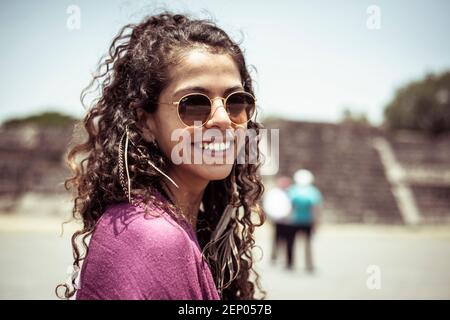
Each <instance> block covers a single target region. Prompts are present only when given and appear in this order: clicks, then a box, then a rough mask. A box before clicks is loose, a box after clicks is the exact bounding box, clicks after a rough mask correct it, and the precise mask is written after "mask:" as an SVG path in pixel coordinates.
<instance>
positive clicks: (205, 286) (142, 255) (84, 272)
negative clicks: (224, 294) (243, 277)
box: [76, 203, 219, 300]
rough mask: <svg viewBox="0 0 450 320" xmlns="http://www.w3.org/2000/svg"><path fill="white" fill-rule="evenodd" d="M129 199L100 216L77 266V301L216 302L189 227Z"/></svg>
mask: <svg viewBox="0 0 450 320" xmlns="http://www.w3.org/2000/svg"><path fill="white" fill-rule="evenodd" d="M153 210H155V212H156V211H157V213H159V214H161V215H160V216H158V217H154V216H151V215H148V216H147V217H144V209H142V208H140V207H135V206H133V205H130V204H128V203H125V204H117V205H112V206H110V207H108V208H107V210H106V211H105V213H104V214H103V215H102V216H101V217H100V219H99V221H98V223H97V227H96V229H95V231H94V233H93V235H92V238H91V241H90V244H89V252H88V255H87V257H86V259H85V261H84V263H83V265H82V269H81V275H80V282H79V288H78V290H77V294H76V299H127V300H129V299H139V300H141V299H142V300H143V299H159V300H167V299H179V300H187V299H189V300H200V299H208V300H218V299H219V295H218V292H217V288H216V286H215V284H214V281H213V278H212V275H211V271H210V269H209V266H208V264H207V263H206V262H205V261H204V260H203V259H202V255H201V250H200V246H199V244H198V241H197V237H196V235H195V232H194V230H193V229H192V228H191V227H190V226H189V225H188V224H187V223H181V224H178V223H177V222H176V221H175V220H174V219H173V218H171V217H170V215H169V214H168V213H166V212H164V211H162V210H160V209H156V208H154V209H153Z"/></svg>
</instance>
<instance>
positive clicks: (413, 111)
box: [384, 71, 450, 134]
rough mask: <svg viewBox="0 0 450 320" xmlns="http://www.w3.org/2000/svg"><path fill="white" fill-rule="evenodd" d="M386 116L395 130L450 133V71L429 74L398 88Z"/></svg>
mask: <svg viewBox="0 0 450 320" xmlns="http://www.w3.org/2000/svg"><path fill="white" fill-rule="evenodd" d="M384 115H385V121H386V124H387V126H388V127H389V128H392V129H410V130H418V131H423V132H427V133H432V134H440V133H443V132H450V71H448V72H445V73H443V74H440V75H435V74H429V75H427V76H426V77H425V78H424V79H422V80H420V81H416V82H412V83H409V84H407V85H406V86H404V87H402V88H400V89H398V90H397V92H396V94H395V96H394V99H393V100H392V101H391V102H390V103H389V104H388V105H387V106H386V108H385V110H384Z"/></svg>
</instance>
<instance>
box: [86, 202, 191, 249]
mask: <svg viewBox="0 0 450 320" xmlns="http://www.w3.org/2000/svg"><path fill="white" fill-rule="evenodd" d="M194 244H195V240H194V239H192V238H191V237H190V234H189V233H188V232H187V230H186V229H185V228H183V226H182V224H180V223H178V222H176V221H175V219H174V218H172V216H171V215H170V214H169V213H168V212H166V211H165V210H163V209H161V208H156V207H154V206H147V208H144V207H141V206H136V205H133V204H129V203H117V204H113V205H110V206H108V207H107V208H106V210H105V212H104V213H103V215H102V216H101V218H100V219H99V220H98V222H97V225H96V227H95V231H94V233H93V235H92V239H91V243H90V247H92V246H94V247H97V248H98V247H101V248H103V249H105V248H108V249H109V251H114V252H116V253H119V252H120V251H127V250H128V249H138V250H139V251H140V250H145V251H146V252H149V251H160V250H164V251H167V250H170V249H171V248H173V249H176V250H177V251H178V250H180V248H181V249H182V248H187V247H189V246H192V245H194Z"/></svg>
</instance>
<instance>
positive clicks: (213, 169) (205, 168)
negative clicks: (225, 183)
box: [186, 164, 233, 181]
mask: <svg viewBox="0 0 450 320" xmlns="http://www.w3.org/2000/svg"><path fill="white" fill-rule="evenodd" d="M186 169H188V168H186ZM232 169H233V165H232V164H192V165H189V171H191V173H193V174H194V175H196V176H198V177H199V178H201V179H204V180H207V181H213V180H223V179H225V178H226V177H228V176H229V175H230V172H231V170H232Z"/></svg>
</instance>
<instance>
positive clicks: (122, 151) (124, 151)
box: [118, 126, 179, 203]
mask: <svg viewBox="0 0 450 320" xmlns="http://www.w3.org/2000/svg"><path fill="white" fill-rule="evenodd" d="M124 139H125V144H124V143H123V140H124ZM129 142H131V144H132V145H133V146H134V147H135V148H136V150H137V151H138V152H139V154H140V155H141V156H142V157H144V158H146V156H145V155H144V153H143V152H142V151H141V150H140V149H139V147H138V146H136V145H135V144H134V142H133V140H131V139H130V137H129V131H128V126H126V127H125V132H124V133H123V135H122V137H121V138H120V142H119V161H118V163H119V180H120V184H121V186H122V189H123V190H124V192H125V195H126V196H127V197H128V202H129V203H131V200H132V199H131V179H130V172H129V171H128V145H129ZM153 142H154V144H155V145H156V142H155V141H153ZM123 145H124V146H123ZM156 146H157V145H156ZM146 160H147V163H148V164H149V165H150V166H151V167H152V168H153V169H155V170H156V171H157V172H159V173H160V174H162V175H163V176H164V177H165V178H166V179H168V180H169V181H170V182H171V183H172V184H173V185H174V186H175V187H176V188H179V187H178V185H177V184H176V183H175V181H173V180H172V178H170V177H169V176H168V175H167V174H165V173H164V172H163V171H162V170H161V169H159V168H158V167H157V166H156V165H155V164H153V162H152V161H150V159H148V158H147V159H146ZM124 162H125V164H124ZM124 171H125V172H126V176H127V181H126V183H125V177H124Z"/></svg>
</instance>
